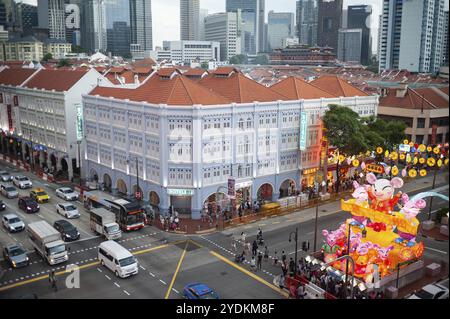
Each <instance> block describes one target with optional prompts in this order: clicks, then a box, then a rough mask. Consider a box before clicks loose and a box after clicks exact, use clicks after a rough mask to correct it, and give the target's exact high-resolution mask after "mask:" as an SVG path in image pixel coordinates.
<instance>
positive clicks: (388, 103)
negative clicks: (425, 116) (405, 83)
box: [380, 87, 449, 109]
mask: <svg viewBox="0 0 450 319" xmlns="http://www.w3.org/2000/svg"><path fill="white" fill-rule="evenodd" d="M447 93H448V90H447ZM448 102H449V99H448V94H445V92H443V91H442V90H439V89H437V88H434V87H429V88H421V89H410V88H408V89H407V91H406V94H405V95H404V96H403V97H397V89H390V90H388V93H387V95H386V96H385V97H382V98H381V99H380V106H385V107H398V108H405V109H421V108H422V107H423V108H424V109H438V108H448Z"/></svg>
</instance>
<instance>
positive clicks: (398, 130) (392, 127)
mask: <svg viewBox="0 0 450 319" xmlns="http://www.w3.org/2000/svg"><path fill="white" fill-rule="evenodd" d="M365 125H366V126H367V128H368V131H369V132H371V133H373V134H376V135H378V136H379V137H380V139H379V140H377V141H375V142H374V143H372V142H370V143H369V144H370V146H371V149H375V148H376V147H377V146H382V147H383V148H384V149H394V148H395V147H396V146H397V145H399V144H401V143H402V141H403V140H404V139H405V138H406V134H405V130H406V124H405V123H404V122H400V121H385V120H383V119H380V118H376V117H375V116H371V117H369V118H367V119H366V120H365Z"/></svg>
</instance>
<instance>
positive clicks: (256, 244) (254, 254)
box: [252, 240, 258, 256]
mask: <svg viewBox="0 0 450 319" xmlns="http://www.w3.org/2000/svg"><path fill="white" fill-rule="evenodd" d="M257 253H258V243H257V242H256V240H254V241H253V246H252V256H256V254H257Z"/></svg>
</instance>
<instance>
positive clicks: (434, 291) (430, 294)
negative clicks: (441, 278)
mask: <svg viewBox="0 0 450 319" xmlns="http://www.w3.org/2000/svg"><path fill="white" fill-rule="evenodd" d="M448 297H449V291H448V288H446V287H444V286H443V285H440V284H429V285H426V286H425V287H423V288H422V289H420V290H418V291H415V292H414V293H413V294H412V295H410V296H409V297H408V299H448Z"/></svg>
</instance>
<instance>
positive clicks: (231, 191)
mask: <svg viewBox="0 0 450 319" xmlns="http://www.w3.org/2000/svg"><path fill="white" fill-rule="evenodd" d="M228 196H230V197H235V196H236V180H235V179H234V178H233V177H229V178H228Z"/></svg>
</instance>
